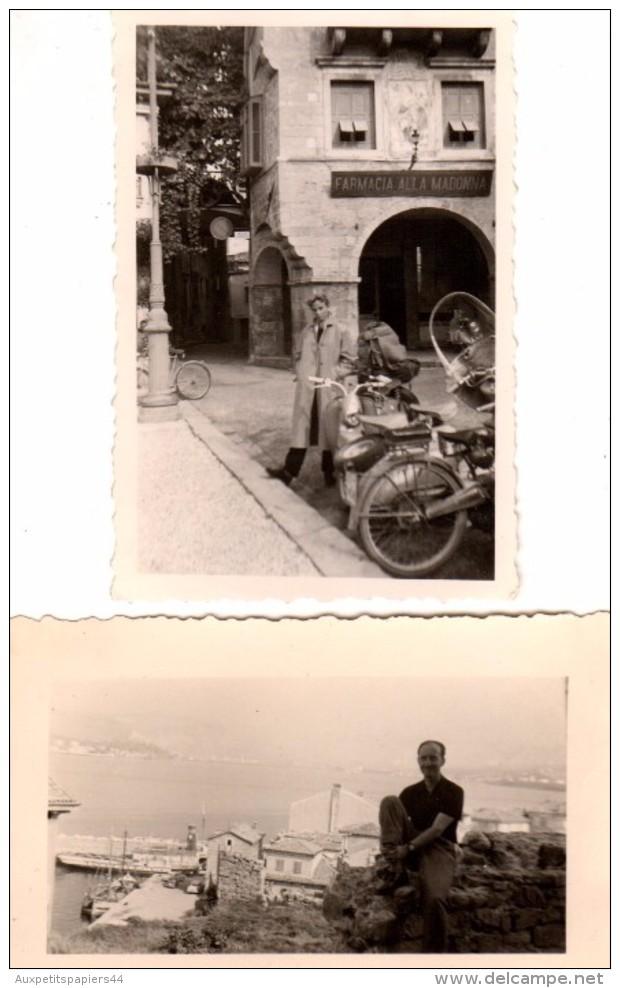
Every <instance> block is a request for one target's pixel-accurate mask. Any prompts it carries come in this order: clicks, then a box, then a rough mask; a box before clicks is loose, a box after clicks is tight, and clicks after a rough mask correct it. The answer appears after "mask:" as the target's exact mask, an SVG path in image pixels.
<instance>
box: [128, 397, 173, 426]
mask: <svg viewBox="0 0 620 988" xmlns="http://www.w3.org/2000/svg"><path fill="white" fill-rule="evenodd" d="M180 417H181V412H180V410H179V405H178V402H174V403H173V404H171V403H170V398H169V397H168V396H167V395H161V396H160V395H152V396H147V397H146V398H143V399H142V400H141V402H140V404H139V405H138V422H176V421H178V419H180Z"/></svg>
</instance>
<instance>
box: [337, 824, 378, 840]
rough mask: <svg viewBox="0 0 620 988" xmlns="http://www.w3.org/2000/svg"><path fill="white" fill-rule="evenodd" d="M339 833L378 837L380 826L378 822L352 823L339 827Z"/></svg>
mask: <svg viewBox="0 0 620 988" xmlns="http://www.w3.org/2000/svg"><path fill="white" fill-rule="evenodd" d="M340 833H341V834H350V835H351V836H352V837H358V836H359V837H379V836H380V835H381V828H380V827H379V824H378V823H372V822H371V823H352V824H351V825H350V826H348V827H341V828H340Z"/></svg>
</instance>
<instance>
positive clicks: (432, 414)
mask: <svg viewBox="0 0 620 988" xmlns="http://www.w3.org/2000/svg"><path fill="white" fill-rule="evenodd" d="M409 408H410V410H411V411H412V412H415V413H416V415H423V416H424V417H425V418H428V419H430V420H431V425H432V427H433V428H435V426H438V425H441V423H442V422H443V420H444V416H443V415H442V414H441V412H438V411H437V409H436V408H424V406H423V405H410V406H409Z"/></svg>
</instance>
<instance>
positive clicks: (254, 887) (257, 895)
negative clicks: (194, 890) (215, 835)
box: [217, 851, 265, 902]
mask: <svg viewBox="0 0 620 988" xmlns="http://www.w3.org/2000/svg"><path fill="white" fill-rule="evenodd" d="M264 875H265V868H264V862H263V861H252V860H250V859H249V858H246V857H244V856H243V855H242V854H225V853H223V852H222V851H220V856H219V867H218V874H217V896H218V899H219V901H220V902H226V901H228V900H230V899H249V900H252V901H256V900H257V899H260V900H262V899H263V895H264Z"/></svg>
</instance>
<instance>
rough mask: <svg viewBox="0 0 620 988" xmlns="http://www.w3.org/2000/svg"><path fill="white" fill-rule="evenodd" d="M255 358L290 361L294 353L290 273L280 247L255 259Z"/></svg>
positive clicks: (253, 311) (253, 286)
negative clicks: (277, 358) (276, 358)
mask: <svg viewBox="0 0 620 988" xmlns="http://www.w3.org/2000/svg"><path fill="white" fill-rule="evenodd" d="M252 319H253V354H252V355H253V356H254V357H259V358H260V357H288V356H290V355H291V353H292V349H293V330H292V318H291V294H290V287H289V271H288V265H287V263H286V260H285V258H284V257H283V255H282V254H281V252H280V251H279V250H278V248H277V247H265V248H264V249H263V250H262V251H261V252H260V254H259V255H258V257H257V259H256V264H255V265H254V279H253V284H252Z"/></svg>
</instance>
